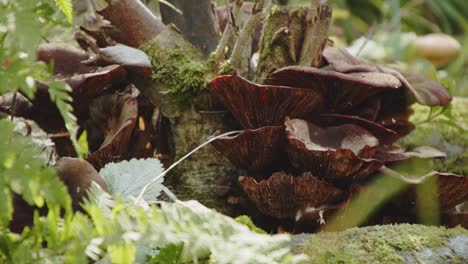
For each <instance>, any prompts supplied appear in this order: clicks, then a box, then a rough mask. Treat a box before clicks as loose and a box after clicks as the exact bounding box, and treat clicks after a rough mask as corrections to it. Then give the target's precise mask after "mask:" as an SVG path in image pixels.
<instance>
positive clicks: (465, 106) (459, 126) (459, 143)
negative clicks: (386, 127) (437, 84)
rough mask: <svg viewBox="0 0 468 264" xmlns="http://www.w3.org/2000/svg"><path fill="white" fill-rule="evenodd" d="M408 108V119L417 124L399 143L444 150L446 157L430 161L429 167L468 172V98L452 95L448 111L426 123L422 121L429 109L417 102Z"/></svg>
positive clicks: (437, 169) (444, 170)
mask: <svg viewBox="0 0 468 264" xmlns="http://www.w3.org/2000/svg"><path fill="white" fill-rule="evenodd" d="M412 108H413V110H414V112H415V114H414V115H413V116H412V117H411V121H412V122H414V123H419V125H418V126H417V127H416V130H414V131H413V132H411V134H409V135H408V136H407V137H405V138H403V139H401V140H400V141H399V144H400V145H402V146H404V147H412V146H421V145H430V146H434V147H436V148H438V149H440V150H442V151H444V152H446V153H447V158H445V159H442V160H434V161H432V162H431V163H432V164H431V167H432V169H433V170H436V171H443V172H452V173H457V174H460V175H468V166H467V164H468V151H467V150H468V121H467V120H468V101H467V100H466V99H463V98H454V100H453V102H452V106H451V108H450V109H449V111H445V112H444V113H443V114H441V115H438V116H436V117H434V118H432V119H431V120H430V122H424V120H427V117H428V116H430V114H431V110H430V108H428V107H424V106H420V105H413V107H412Z"/></svg>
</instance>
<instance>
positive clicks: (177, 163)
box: [135, 131, 242, 204]
mask: <svg viewBox="0 0 468 264" xmlns="http://www.w3.org/2000/svg"><path fill="white" fill-rule="evenodd" d="M241 132H242V131H231V132H227V133H224V134H221V135H219V136H215V137H213V138H211V139H209V140H208V141H206V142H204V143H203V144H201V145H200V146H198V147H196V148H194V149H193V150H192V151H190V152H189V153H187V154H186V155H185V156H183V157H182V158H180V159H179V160H178V161H176V162H174V163H173V164H172V165H171V166H169V168H167V169H166V170H164V171H163V172H161V174H159V175H158V176H156V177H155V178H154V179H153V180H151V181H150V182H149V183H147V184H146V185H145V186H144V187H143V189H142V190H141V192H140V194H139V195H138V197H137V199H136V200H135V204H137V203H138V201H139V200H140V199H141V197H142V196H143V194H145V192H146V190H147V189H148V187H150V186H151V185H152V184H153V183H155V182H156V181H158V180H159V179H161V178H162V177H164V176H165V175H166V174H167V173H168V172H169V171H171V170H172V169H174V168H175V167H176V166H177V165H179V163H181V162H182V161H184V160H185V159H187V158H188V157H190V156H191V155H192V154H193V153H195V152H197V151H198V150H200V149H201V148H203V147H204V146H206V145H208V144H210V143H211V142H213V141H215V140H217V139H218V138H222V137H225V136H229V135H234V134H239V133H241ZM174 197H175V196H174Z"/></svg>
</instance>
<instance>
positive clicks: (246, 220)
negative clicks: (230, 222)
mask: <svg viewBox="0 0 468 264" xmlns="http://www.w3.org/2000/svg"><path fill="white" fill-rule="evenodd" d="M236 222H237V223H239V224H243V225H246V226H247V227H248V228H249V229H250V230H252V231H254V232H256V233H259V234H266V233H267V232H265V231H264V230H263V229H261V228H258V227H257V226H255V224H254V223H253V222H252V219H250V217H248V216H246V215H241V216H239V217H237V218H236Z"/></svg>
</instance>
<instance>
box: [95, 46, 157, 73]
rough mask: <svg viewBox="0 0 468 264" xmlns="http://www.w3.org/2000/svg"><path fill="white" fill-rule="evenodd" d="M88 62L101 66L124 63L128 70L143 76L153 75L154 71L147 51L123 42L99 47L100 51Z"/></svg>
mask: <svg viewBox="0 0 468 264" xmlns="http://www.w3.org/2000/svg"><path fill="white" fill-rule="evenodd" d="M88 63H90V64H97V65H99V66H107V65H113V64H118V65H122V66H124V67H125V69H127V70H128V71H130V72H134V73H136V74H138V75H140V76H142V77H151V74H152V72H153V68H152V66H151V61H150V59H149V57H148V55H146V53H144V52H143V51H141V50H139V49H135V48H132V47H129V46H126V45H123V44H117V45H114V46H109V47H105V48H101V49H99V53H98V54H97V55H96V56H95V57H94V58H93V60H91V61H89V62H88Z"/></svg>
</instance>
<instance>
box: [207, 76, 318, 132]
mask: <svg viewBox="0 0 468 264" xmlns="http://www.w3.org/2000/svg"><path fill="white" fill-rule="evenodd" d="M210 87H211V91H212V92H213V93H214V94H215V95H216V96H217V97H218V99H219V100H220V101H221V102H222V103H223V104H224V106H225V107H226V108H227V109H228V110H229V111H230V112H231V113H232V114H233V115H234V117H235V118H236V119H237V121H239V122H240V123H241V125H242V126H243V127H244V128H250V129H255V128H259V127H261V126H277V125H281V124H282V123H283V121H284V119H285V117H286V116H288V117H291V118H305V117H308V116H310V115H312V114H313V113H314V112H316V111H317V110H318V109H319V108H320V107H321V103H322V96H321V95H320V94H319V93H317V92H316V91H313V90H311V89H301V88H291V87H286V86H272V85H258V84H255V83H252V82H249V81H247V80H246V79H244V78H241V77H237V76H232V75H225V76H220V77H217V78H215V79H213V80H212V81H211V83H210Z"/></svg>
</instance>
